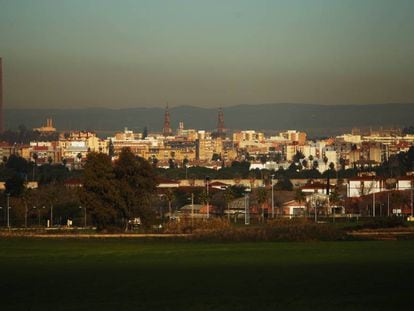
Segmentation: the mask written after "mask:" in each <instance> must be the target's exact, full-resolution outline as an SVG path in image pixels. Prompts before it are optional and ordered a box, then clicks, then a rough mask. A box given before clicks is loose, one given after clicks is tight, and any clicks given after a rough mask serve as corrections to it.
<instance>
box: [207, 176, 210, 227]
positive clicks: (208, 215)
mask: <svg viewBox="0 0 414 311" xmlns="http://www.w3.org/2000/svg"><path fill="white" fill-rule="evenodd" d="M209 181H210V177H209V176H206V194H207V196H206V201H207V219H209V218H210V204H209V197H208V196H209Z"/></svg>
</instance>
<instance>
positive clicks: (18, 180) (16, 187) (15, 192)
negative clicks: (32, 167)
mask: <svg viewBox="0 0 414 311" xmlns="http://www.w3.org/2000/svg"><path fill="white" fill-rule="evenodd" d="M5 187H6V193H10V195H11V196H12V197H18V196H20V195H22V194H23V192H24V189H25V187H26V181H25V179H24V178H23V177H22V176H21V175H20V174H18V173H17V172H15V173H14V174H13V175H12V176H11V177H9V178H8V179H7V180H6V184H5Z"/></svg>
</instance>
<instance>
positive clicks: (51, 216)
mask: <svg viewBox="0 0 414 311" xmlns="http://www.w3.org/2000/svg"><path fill="white" fill-rule="evenodd" d="M50 227H53V204H50Z"/></svg>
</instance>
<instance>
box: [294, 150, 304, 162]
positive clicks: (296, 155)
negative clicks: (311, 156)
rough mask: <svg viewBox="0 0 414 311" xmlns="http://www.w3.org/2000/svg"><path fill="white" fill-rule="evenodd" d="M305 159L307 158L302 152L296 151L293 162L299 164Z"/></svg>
mask: <svg viewBox="0 0 414 311" xmlns="http://www.w3.org/2000/svg"><path fill="white" fill-rule="evenodd" d="M304 158H305V156H304V155H303V153H302V152H300V151H296V153H295V155H294V156H293V159H292V160H293V162H296V163H298V162H299V161H300V160H301V159H304Z"/></svg>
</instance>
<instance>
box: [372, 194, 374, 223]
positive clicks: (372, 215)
mask: <svg viewBox="0 0 414 311" xmlns="http://www.w3.org/2000/svg"><path fill="white" fill-rule="evenodd" d="M372 217H375V192H373V193H372Z"/></svg>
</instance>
